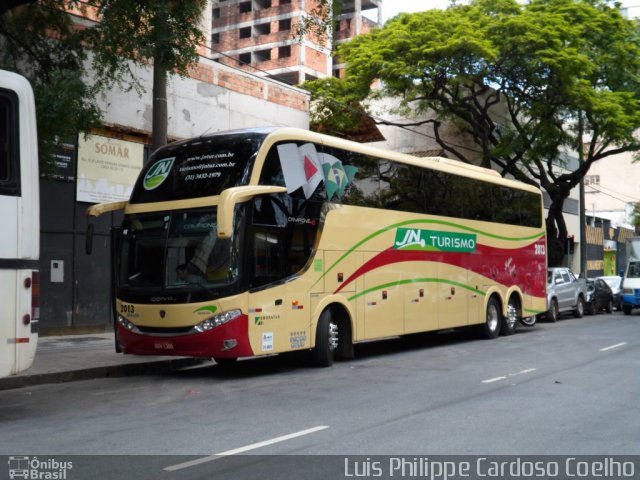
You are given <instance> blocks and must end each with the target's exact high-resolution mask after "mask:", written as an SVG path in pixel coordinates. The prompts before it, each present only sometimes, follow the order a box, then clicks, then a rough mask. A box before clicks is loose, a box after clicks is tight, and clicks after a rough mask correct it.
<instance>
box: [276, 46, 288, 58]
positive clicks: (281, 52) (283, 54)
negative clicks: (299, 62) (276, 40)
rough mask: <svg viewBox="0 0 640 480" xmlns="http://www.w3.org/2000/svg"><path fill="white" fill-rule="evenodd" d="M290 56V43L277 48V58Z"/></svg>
mask: <svg viewBox="0 0 640 480" xmlns="http://www.w3.org/2000/svg"><path fill="white" fill-rule="evenodd" d="M290 56H291V45H287V46H284V47H279V48H278V58H286V57H290Z"/></svg>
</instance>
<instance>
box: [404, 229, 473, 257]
mask: <svg viewBox="0 0 640 480" xmlns="http://www.w3.org/2000/svg"><path fill="white" fill-rule="evenodd" d="M393 247H394V248H395V249H396V250H431V251H440V252H471V253H473V252H475V251H476V235H474V234H471V233H456V232H439V231H437V230H420V229H417V228H399V229H397V230H396V241H395V243H394V245H393Z"/></svg>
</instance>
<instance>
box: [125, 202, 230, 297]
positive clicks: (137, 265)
mask: <svg viewBox="0 0 640 480" xmlns="http://www.w3.org/2000/svg"><path fill="white" fill-rule="evenodd" d="M234 241H235V240H234V238H232V239H220V238H218V237H217V233H216V211H215V209H214V208H207V209H198V210H192V211H183V212H171V213H154V214H145V215H137V216H130V217H128V218H127V219H126V220H125V222H124V224H123V227H122V233H121V242H120V264H119V275H118V279H119V282H118V285H119V287H120V288H121V289H123V290H126V291H129V292H135V291H136V290H138V291H144V290H148V289H149V288H151V289H153V290H156V291H157V290H158V289H162V290H163V291H165V292H166V291H179V290H194V289H195V290H204V291H205V292H207V291H210V290H211V289H213V290H215V291H216V292H217V293H219V292H220V290H221V289H222V290H225V291H227V290H228V289H229V287H230V286H231V285H233V284H234V283H235V282H236V280H237V278H238V270H239V267H238V256H237V255H236V254H235V253H234V252H235V251H236V250H235V249H234V248H233V245H234ZM213 290H212V291H211V293H213Z"/></svg>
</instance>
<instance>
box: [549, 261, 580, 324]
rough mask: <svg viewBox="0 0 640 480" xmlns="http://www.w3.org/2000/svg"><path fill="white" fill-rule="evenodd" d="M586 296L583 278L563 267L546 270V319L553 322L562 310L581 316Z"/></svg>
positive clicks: (577, 316)
mask: <svg viewBox="0 0 640 480" xmlns="http://www.w3.org/2000/svg"><path fill="white" fill-rule="evenodd" d="M586 298H587V284H586V282H585V280H584V278H578V277H576V276H575V275H574V273H573V272H572V271H571V270H570V269H568V268H565V267H554V268H549V269H548V270H547V307H548V310H547V313H546V315H545V317H546V319H547V321H549V322H555V321H556V320H558V315H559V314H560V313H563V312H573V316H574V317H576V318H580V317H582V315H583V314H584V302H585V299H586Z"/></svg>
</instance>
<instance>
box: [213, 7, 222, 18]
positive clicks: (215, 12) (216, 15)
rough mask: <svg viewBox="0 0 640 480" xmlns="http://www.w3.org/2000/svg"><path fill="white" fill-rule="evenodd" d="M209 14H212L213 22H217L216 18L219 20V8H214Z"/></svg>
mask: <svg viewBox="0 0 640 480" xmlns="http://www.w3.org/2000/svg"><path fill="white" fill-rule="evenodd" d="M211 14H212V16H213V19H214V20H217V19H218V18H220V9H219V8H214V9H213V10H212V11H211Z"/></svg>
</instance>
